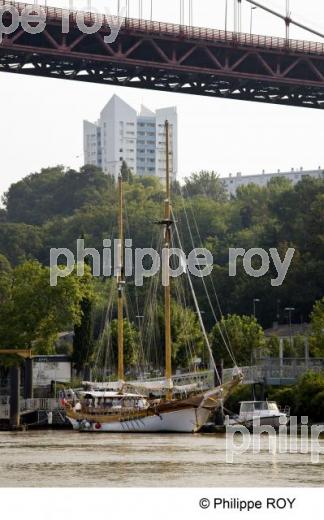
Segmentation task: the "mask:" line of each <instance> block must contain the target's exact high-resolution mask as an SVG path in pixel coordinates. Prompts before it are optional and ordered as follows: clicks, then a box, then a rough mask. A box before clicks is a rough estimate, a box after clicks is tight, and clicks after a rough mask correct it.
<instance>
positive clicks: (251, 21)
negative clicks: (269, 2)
mask: <svg viewBox="0 0 324 520" xmlns="http://www.w3.org/2000/svg"><path fill="white" fill-rule="evenodd" d="M254 9H257V7H256V6H254V7H251V20H250V36H251V35H252V24H253V11H254Z"/></svg>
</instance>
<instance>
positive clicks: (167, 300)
mask: <svg viewBox="0 0 324 520" xmlns="http://www.w3.org/2000/svg"><path fill="white" fill-rule="evenodd" d="M165 155H166V170H165V171H166V200H165V205H164V226H165V233H164V249H166V250H168V254H167V262H166V265H165V273H164V280H165V287H164V316H165V378H166V383H167V385H168V390H167V395H166V398H167V399H172V343H171V286H170V265H169V262H170V255H169V250H170V247H171V225H172V220H171V200H170V199H171V190H170V161H169V121H165Z"/></svg>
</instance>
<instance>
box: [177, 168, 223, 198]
mask: <svg viewBox="0 0 324 520" xmlns="http://www.w3.org/2000/svg"><path fill="white" fill-rule="evenodd" d="M183 193H184V196H185V197H195V196H198V195H200V196H203V197H208V198H210V199H214V200H217V201H219V202H225V201H226V200H227V193H226V187H225V184H224V182H223V181H222V180H221V179H220V178H219V176H218V175H217V173H216V172H214V171H211V172H209V171H206V170H201V171H200V172H199V173H192V174H191V176H190V177H187V178H186V179H185V185H184V188H183Z"/></svg>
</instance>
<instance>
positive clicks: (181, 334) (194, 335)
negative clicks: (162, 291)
mask: <svg viewBox="0 0 324 520" xmlns="http://www.w3.org/2000/svg"><path fill="white" fill-rule="evenodd" d="M158 321H159V329H160V338H161V344H162V345H164V341H165V340H164V338H165V334H164V333H165V330H164V326H165V321H164V309H163V308H162V307H160V309H159V313H158ZM171 339H172V364H173V366H174V368H188V367H191V368H192V366H193V363H194V360H195V358H197V357H201V358H205V357H206V346H205V340H204V337H203V334H202V331H201V328H200V325H199V321H198V317H197V314H196V313H194V312H193V310H192V309H190V308H187V307H182V306H181V305H179V304H178V303H176V302H173V303H172V306H171ZM162 351H163V353H164V350H162ZM164 359H165V358H164V356H162V362H163V364H164V362H165V361H164Z"/></svg>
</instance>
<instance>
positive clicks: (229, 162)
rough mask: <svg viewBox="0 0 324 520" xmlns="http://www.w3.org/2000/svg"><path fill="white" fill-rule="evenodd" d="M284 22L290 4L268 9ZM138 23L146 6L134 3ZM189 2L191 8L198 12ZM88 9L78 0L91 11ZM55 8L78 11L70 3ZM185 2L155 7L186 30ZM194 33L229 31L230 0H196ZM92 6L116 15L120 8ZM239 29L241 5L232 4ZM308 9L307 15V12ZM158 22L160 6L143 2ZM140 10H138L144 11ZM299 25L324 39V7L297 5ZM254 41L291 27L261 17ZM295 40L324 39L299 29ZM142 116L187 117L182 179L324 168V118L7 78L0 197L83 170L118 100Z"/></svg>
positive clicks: (111, 3) (163, 0)
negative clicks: (39, 175) (160, 111)
mask: <svg viewBox="0 0 324 520" xmlns="http://www.w3.org/2000/svg"><path fill="white" fill-rule="evenodd" d="M259 1H260V3H262V2H263V3H264V4H265V5H269V6H271V7H274V8H275V9H278V10H280V11H281V12H282V13H284V11H285V0H259ZM130 2H131V5H132V6H133V9H132V12H131V15H133V16H136V14H137V13H138V3H139V2H138V0H130ZM188 2H189V0H185V3H186V5H188ZM85 3H86V2H85V1H80V0H79V1H75V2H74V5H75V6H77V7H79V6H80V7H83V6H84V5H85ZM48 4H51V5H57V6H64V7H67V6H68V0H52V1H51V2H50V1H48ZM179 4H180V0H153V6H154V11H153V12H154V19H157V20H168V21H174V22H179ZM193 4H194V24H195V25H200V26H209V27H216V28H224V12H225V0H193ZM92 5H94V6H96V7H98V8H101V9H102V8H103V7H105V6H107V7H108V8H109V9H110V10H111V11H114V10H116V5H117V0H93V2H92ZM228 5H229V14H230V16H229V29H230V28H232V27H233V23H232V16H231V15H232V11H233V0H228ZM305 5H307V12H306V7H305ZM143 6H144V16H145V17H149V6H150V0H143ZM135 8H136V9H135ZM290 8H291V11H292V16H293V17H294V18H296V19H298V20H300V21H302V22H303V23H306V24H309V25H311V26H312V27H313V28H316V29H318V30H321V31H322V32H324V3H323V0H307V2H305V0H290ZM250 13H251V10H250V5H249V4H248V3H247V2H246V1H244V0H243V26H242V30H243V32H249V31H250ZM253 32H254V33H259V34H273V35H278V36H283V35H284V23H283V22H282V21H281V20H279V19H277V18H275V17H273V16H271V15H269V14H267V13H265V12H263V11H261V10H260V9H256V10H255V11H254V12H253ZM291 37H292V38H301V39H312V40H313V39H315V40H316V39H317V40H320V38H319V37H312V35H311V34H309V33H305V32H303V31H301V30H299V29H297V28H293V27H292V28H291ZM115 93H116V94H118V95H119V96H121V97H123V99H125V101H127V102H128V103H130V104H131V105H133V106H134V107H135V108H139V105H140V104H141V103H143V104H145V105H147V106H148V107H149V108H151V109H153V110H154V109H156V108H160V107H165V106H171V105H176V106H177V108H178V115H179V172H180V176H181V177H184V176H186V175H188V174H190V173H191V172H192V171H196V170H200V169H213V170H216V171H217V172H219V174H220V175H222V176H225V175H228V174H229V173H236V172H238V171H240V172H242V173H243V174H248V173H260V172H261V171H262V170H263V169H264V170H266V171H268V172H269V171H276V170H277V169H281V170H285V169H287V170H290V169H291V168H292V167H295V168H296V167H300V166H303V167H304V169H313V168H318V166H320V165H321V166H323V167H324V149H323V142H324V114H323V112H322V111H320V110H312V109H305V108H289V107H281V106H276V105H273V106H270V105H266V104H264V105H263V104H259V103H251V102H241V101H231V100H220V99H215V98H206V97H198V96H188V95H185V94H172V93H161V92H153V91H149V90H147V91H143V90H137V89H131V88H125V87H117V88H115V87H109V86H104V85H95V84H86V83H78V82H76V81H75V82H73V81H65V80H57V79H45V78H32V77H28V76H20V75H18V74H17V75H15V74H7V73H3V72H2V73H0V102H1V104H0V123H1V124H0V152H1V155H0V172H1V175H0V194H2V193H3V192H4V191H5V190H6V189H7V188H8V187H9V185H10V184H11V183H12V182H15V181H17V180H18V179H21V178H22V177H24V176H25V175H27V174H29V173H31V172H35V171H39V170H40V168H42V167H46V166H53V165H56V164H63V165H65V166H71V167H75V168H77V167H79V166H81V165H82V158H83V150H82V121H83V119H88V120H90V121H95V120H96V119H97V118H98V115H99V112H100V110H101V109H102V107H103V105H104V104H105V103H106V102H107V101H108V100H109V99H110V97H111V96H112V95H113V94H115Z"/></svg>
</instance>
